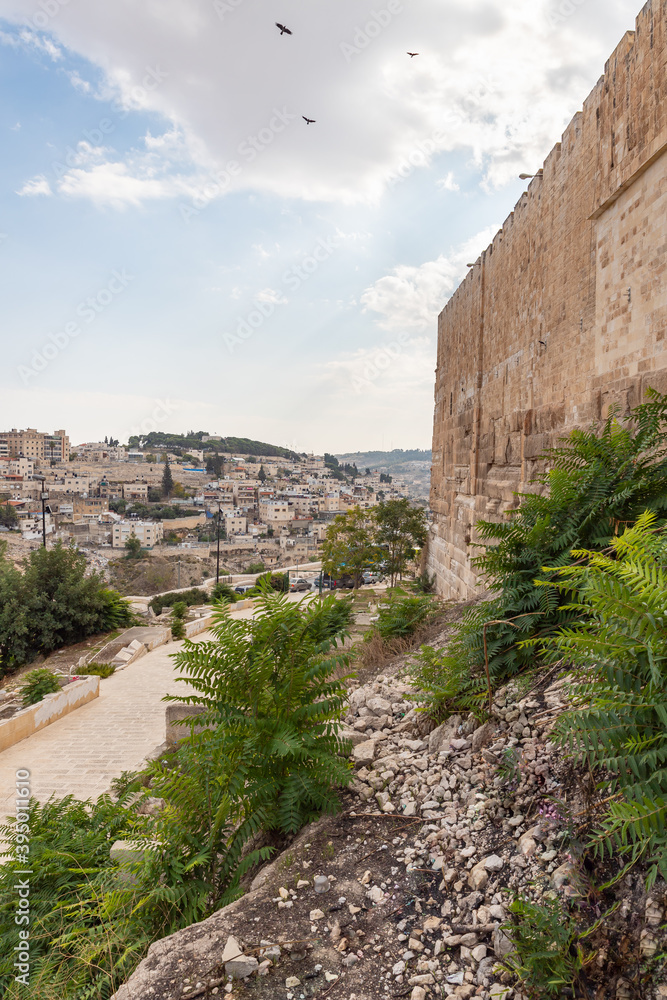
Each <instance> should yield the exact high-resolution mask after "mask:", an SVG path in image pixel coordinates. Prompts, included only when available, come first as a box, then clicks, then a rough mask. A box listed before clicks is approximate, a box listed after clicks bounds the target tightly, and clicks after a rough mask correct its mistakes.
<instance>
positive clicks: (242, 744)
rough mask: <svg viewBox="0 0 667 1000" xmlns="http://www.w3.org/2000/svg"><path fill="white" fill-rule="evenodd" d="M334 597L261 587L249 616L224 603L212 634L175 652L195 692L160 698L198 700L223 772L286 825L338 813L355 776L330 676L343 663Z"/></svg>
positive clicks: (341, 695)
mask: <svg viewBox="0 0 667 1000" xmlns="http://www.w3.org/2000/svg"><path fill="white" fill-rule="evenodd" d="M336 604H338V602H337V601H336V598H335V597H329V598H326V599H325V600H324V601H323V602H322V603H321V604H320V603H319V602H311V603H308V604H305V603H304V602H299V603H298V604H295V603H291V602H290V601H289V600H288V598H287V597H286V596H285V595H279V594H268V593H262V594H261V595H260V597H259V599H258V603H257V613H256V615H255V617H254V618H252V619H232V618H231V617H230V616H229V614H228V612H227V610H226V609H221V610H220V611H218V612H215V614H214V620H215V624H214V626H213V629H212V631H213V634H214V636H215V639H214V640H212V641H210V642H202V643H197V644H194V643H191V642H187V641H186V643H185V645H184V647H183V649H182V650H181V651H180V652H179V653H177V654H176V655H175V661H176V665H177V667H178V669H179V672H180V673H181V674H182V675H183V677H182V679H183V680H184V681H185V682H186V683H187V684H188V685H189V686H190V687H191V688H194V689H195V691H196V692H197V693H196V694H194V695H186V696H185V697H168V698H167V699H165V700H168V701H169V700H172V701H182V702H186V703H187V704H191V705H201V706H202V707H203V708H204V710H205V711H204V712H203V713H202V714H201V715H198V716H197V721H198V722H199V723H204V724H209V725H212V726H215V727H217V728H216V732H217V734H218V736H219V738H220V740H221V748H222V749H221V760H225V761H227V767H228V769H229V775H230V779H229V780H230V781H231V782H232V784H236V785H237V786H238V787H239V788H245V791H244V795H245V797H246V799H247V800H248V802H250V803H253V802H256V803H258V804H259V803H261V804H262V806H263V807H264V808H266V812H267V816H268V820H267V822H268V823H269V825H270V826H271V827H272V828H275V829H278V830H281V831H283V832H294V831H296V830H298V829H299V828H300V827H301V826H302V825H303V824H304V823H306V822H309V821H310V820H311V819H313V818H315V817H316V816H318V815H320V814H321V813H323V812H334V811H335V810H336V809H337V807H338V799H337V796H336V792H335V789H336V787H341V786H344V785H346V784H347V783H348V782H349V781H350V777H351V775H350V771H349V765H348V763H347V762H346V761H345V760H344V758H343V757H341V751H342V750H343V744H342V741H341V739H340V737H339V735H338V733H339V723H340V719H341V717H342V715H343V713H344V710H345V703H346V688H345V683H344V680H335V679H333V675H334V673H335V672H336V671H337V670H339V669H340V668H341V667H345V666H346V665H347V664H348V662H349V658H348V656H347V655H346V654H345V653H343V652H342V651H339V650H338V649H337V648H336V646H337V641H338V639H339V638H342V637H343V634H344V631H343V627H342V626H341V623H340V616H341V612H340V611H339V610H338V609H337V608H334V605H336Z"/></svg>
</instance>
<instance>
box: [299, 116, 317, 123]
mask: <svg viewBox="0 0 667 1000" xmlns="http://www.w3.org/2000/svg"><path fill="white" fill-rule="evenodd" d="M301 117H302V118H303V120H304V121H305V123H306V125H314V124H315V119H314V118H306V116H305V115H301Z"/></svg>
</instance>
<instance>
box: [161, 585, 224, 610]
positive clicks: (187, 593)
mask: <svg viewBox="0 0 667 1000" xmlns="http://www.w3.org/2000/svg"><path fill="white" fill-rule="evenodd" d="M177 601H185V603H186V604H187V606H188V607H192V605H198V604H208V601H209V597H208V594H207V593H206V591H205V590H201V588H199V587H193V588H192V590H182V591H178V592H175V593H174V592H172V593H170V594H160V595H159V596H158V597H154V598H153V600H152V601H151V602H150V606H151V608H152V609H153V611H154V612H155V614H156V615H159V614H162V612H163V611H164V609H165V608H173V606H174V604H176V602H177Z"/></svg>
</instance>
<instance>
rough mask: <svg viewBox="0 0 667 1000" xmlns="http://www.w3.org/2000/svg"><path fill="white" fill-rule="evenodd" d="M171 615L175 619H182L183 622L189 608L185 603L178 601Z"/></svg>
mask: <svg viewBox="0 0 667 1000" xmlns="http://www.w3.org/2000/svg"><path fill="white" fill-rule="evenodd" d="M171 613H172V615H173V616H174V618H180V619H181V621H182V620H183V618H185V616H186V614H187V613H188V606H187V604H186V603H185V601H176V603H175V604H174V605H173V606H172V609H171Z"/></svg>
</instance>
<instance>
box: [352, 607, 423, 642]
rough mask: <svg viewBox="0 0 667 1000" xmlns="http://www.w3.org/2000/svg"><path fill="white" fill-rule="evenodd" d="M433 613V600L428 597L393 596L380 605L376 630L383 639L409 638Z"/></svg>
mask: <svg viewBox="0 0 667 1000" xmlns="http://www.w3.org/2000/svg"><path fill="white" fill-rule="evenodd" d="M432 614H433V602H432V601H431V600H430V598H428V597H392V599H391V600H390V601H389V602H388V603H387V604H380V605H378V617H377V621H376V622H375V625H374V631H375V632H376V633H377V634H378V635H379V636H380V637H381V638H382V639H408V638H410V636H412V635H414V633H415V632H416V631H417V629H418V628H419V627H420V626H421V625H424V624H425V623H426V622H427V621H428V619H429V618H430V617H431V616H432ZM367 634H368V635H371V634H372V632H369V633H367Z"/></svg>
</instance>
